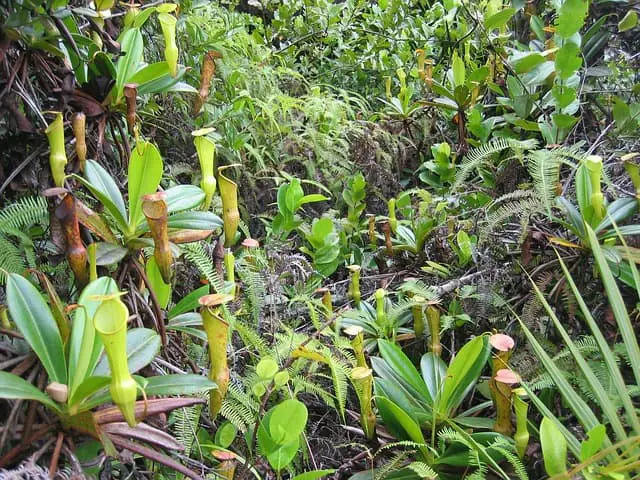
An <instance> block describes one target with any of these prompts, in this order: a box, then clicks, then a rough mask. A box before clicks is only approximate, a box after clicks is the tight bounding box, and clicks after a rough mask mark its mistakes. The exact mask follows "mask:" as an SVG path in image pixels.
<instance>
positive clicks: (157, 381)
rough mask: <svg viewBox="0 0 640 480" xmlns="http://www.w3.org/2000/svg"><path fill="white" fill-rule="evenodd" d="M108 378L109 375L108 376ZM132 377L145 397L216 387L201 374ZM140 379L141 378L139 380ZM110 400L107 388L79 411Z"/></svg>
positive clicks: (204, 390)
mask: <svg viewBox="0 0 640 480" xmlns="http://www.w3.org/2000/svg"><path fill="white" fill-rule="evenodd" d="M108 378H110V377H108ZM134 379H135V380H136V381H138V383H139V384H140V385H141V387H144V392H145V395H146V396H147V397H154V396H160V395H162V396H174V395H197V394H199V393H203V392H206V391H208V390H211V389H212V388H217V386H216V384H215V383H214V382H213V381H211V380H209V379H208V378H207V377H205V376H202V375H192V374H186V375H175V374H172V375H158V376H155V377H147V378H144V379H142V377H136V376H134ZM141 380H143V381H142V382H141ZM141 395H142V392H141V391H140V390H139V391H138V397H140V396H141ZM109 401H111V394H110V393H109V391H108V389H107V390H105V391H104V392H103V393H100V394H99V395H94V396H93V397H90V398H89V399H87V400H85V401H84V402H83V403H82V404H81V405H80V407H79V409H80V410H81V411H85V410H90V409H92V408H95V407H97V406H99V405H102V404H104V403H106V402H109Z"/></svg>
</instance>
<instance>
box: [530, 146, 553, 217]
mask: <svg viewBox="0 0 640 480" xmlns="http://www.w3.org/2000/svg"><path fill="white" fill-rule="evenodd" d="M561 163H562V162H561V157H560V156H559V155H557V154H555V152H554V151H553V150H552V151H549V150H534V151H532V152H530V153H529V155H528V156H527V169H528V170H529V175H531V178H532V179H533V187H534V188H535V190H536V193H537V194H538V199H539V200H541V201H542V203H543V204H544V208H545V211H546V212H547V216H548V217H551V207H552V206H553V202H554V200H555V198H556V196H557V188H556V187H557V185H558V182H559V181H560V166H561Z"/></svg>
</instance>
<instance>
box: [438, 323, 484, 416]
mask: <svg viewBox="0 0 640 480" xmlns="http://www.w3.org/2000/svg"><path fill="white" fill-rule="evenodd" d="M489 355H490V347H489V342H488V341H487V338H486V336H480V337H476V338H474V339H473V340H471V341H469V342H467V343H466V344H465V345H464V346H463V347H462V348H461V349H460V350H459V351H458V352H457V354H456V356H455V358H454V359H453V361H452V362H451V364H450V365H449V368H448V369H447V377H446V379H445V381H444V384H443V386H442V395H441V396H440V398H439V399H438V407H437V409H438V411H439V412H440V413H447V414H448V415H449V414H451V412H453V411H454V410H455V409H456V408H458V406H459V405H460V403H461V402H462V400H463V399H464V397H465V395H466V394H467V392H468V391H469V390H470V389H471V388H473V385H475V383H476V381H477V380H478V377H479V376H480V373H482V369H483V368H484V366H485V364H486V363H487V360H488V359H489Z"/></svg>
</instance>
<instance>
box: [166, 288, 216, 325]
mask: <svg viewBox="0 0 640 480" xmlns="http://www.w3.org/2000/svg"><path fill="white" fill-rule="evenodd" d="M208 293H209V285H203V286H202V287H200V288H197V289H195V290H193V291H192V292H191V293H189V295H187V296H186V297H184V298H183V299H182V300H180V301H179V302H178V303H177V304H176V306H175V307H173V308H172V309H171V310H169V313H168V314H167V316H168V317H169V319H173V318H174V317H177V316H178V315H180V314H182V313H186V312H189V311H191V310H196V309H197V308H199V304H198V300H199V299H200V297H203V296H205V295H207V294H208Z"/></svg>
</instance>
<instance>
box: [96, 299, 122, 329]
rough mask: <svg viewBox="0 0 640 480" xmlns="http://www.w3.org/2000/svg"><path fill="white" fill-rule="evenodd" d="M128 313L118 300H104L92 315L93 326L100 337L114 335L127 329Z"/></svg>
mask: <svg viewBox="0 0 640 480" xmlns="http://www.w3.org/2000/svg"><path fill="white" fill-rule="evenodd" d="M128 317H129V312H128V311H127V307H126V305H125V304H124V303H122V301H121V300H120V299H118V298H111V299H108V300H105V301H104V302H103V303H102V305H100V306H99V307H98V309H97V310H96V313H95V315H94V326H95V329H96V330H97V331H98V333H100V334H102V335H115V334H116V333H118V332H120V331H121V330H123V329H126V328H127V318H128Z"/></svg>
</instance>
